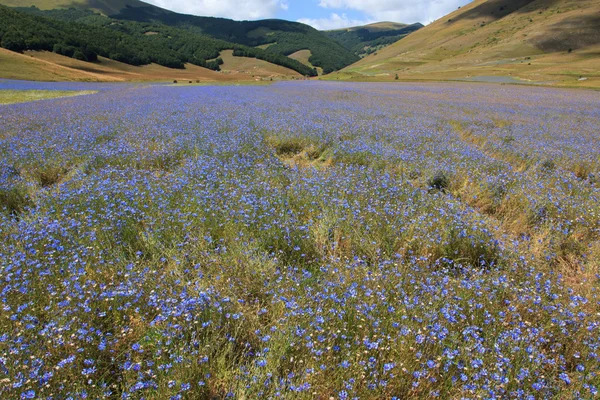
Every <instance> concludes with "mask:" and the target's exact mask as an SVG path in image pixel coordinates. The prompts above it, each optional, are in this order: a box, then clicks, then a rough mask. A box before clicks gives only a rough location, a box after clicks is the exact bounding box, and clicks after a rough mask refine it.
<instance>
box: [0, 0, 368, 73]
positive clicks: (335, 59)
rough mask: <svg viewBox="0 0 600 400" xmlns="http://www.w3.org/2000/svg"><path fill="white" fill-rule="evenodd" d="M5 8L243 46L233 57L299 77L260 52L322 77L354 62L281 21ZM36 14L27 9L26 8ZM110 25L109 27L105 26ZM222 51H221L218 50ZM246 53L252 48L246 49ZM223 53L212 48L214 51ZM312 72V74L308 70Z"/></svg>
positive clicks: (54, 5) (114, 7) (85, 7)
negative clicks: (294, 57)
mask: <svg viewBox="0 0 600 400" xmlns="http://www.w3.org/2000/svg"><path fill="white" fill-rule="evenodd" d="M0 4H4V5H7V6H11V7H19V8H17V9H18V10H19V11H22V12H27V13H33V14H35V15H37V16H42V17H49V18H55V19H61V20H63V21H68V22H78V23H94V24H99V23H100V24H101V22H98V21H99V20H98V18H95V19H93V22H90V20H91V19H92V18H90V17H89V16H88V15H82V14H81V13H80V12H79V13H78V12H75V11H73V10H69V9H74V10H77V11H83V12H88V13H92V12H93V13H99V14H101V15H103V16H104V17H105V23H104V26H111V24H113V23H114V22H115V21H117V22H118V23H120V24H125V23H138V24H141V25H143V26H147V25H153V26H167V27H170V28H172V29H177V30H179V31H180V32H187V33H189V34H193V35H200V36H204V37H209V38H211V39H216V40H220V41H224V42H227V43H229V49H232V50H235V49H236V46H237V47H239V46H245V47H247V48H245V49H244V51H243V52H240V51H238V52H237V55H244V56H250V57H252V58H260V59H262V60H265V61H268V62H274V63H275V64H278V65H281V66H284V67H287V68H292V69H294V70H296V71H297V72H299V73H301V74H303V75H312V74H313V73H311V72H310V71H307V70H306V69H303V68H300V67H298V68H295V67H294V66H293V65H292V64H290V62H289V61H288V64H289V65H286V64H283V63H281V62H279V61H278V60H276V59H274V57H273V56H271V57H270V58H269V57H268V56H267V55H264V54H263V52H262V51H259V50H262V49H264V48H266V47H267V45H268V53H267V54H270V55H278V56H288V55H290V54H293V53H295V52H297V51H301V50H309V51H310V52H311V60H310V62H311V64H312V65H314V66H315V67H319V68H322V69H323V70H324V71H325V73H329V72H333V71H336V70H339V69H341V68H343V67H345V66H348V65H350V64H352V63H354V62H356V61H357V60H358V57H357V56H356V55H354V54H353V53H352V52H351V51H349V50H348V49H346V48H344V47H343V46H342V45H340V44H339V43H338V42H336V41H335V40H333V39H331V38H329V37H328V36H327V35H325V34H324V33H322V32H320V31H317V30H316V29H314V28H312V27H310V26H308V25H304V24H301V23H296V22H289V21H282V20H261V21H233V20H229V19H225V18H212V17H198V16H192V15H184V14H178V13H175V12H171V11H168V10H165V9H162V8H160V7H156V6H153V5H150V4H147V3H144V2H141V1H138V0H30V1H27V0H25V1H21V0H19V1H16V0H0ZM32 6H33V7H36V8H37V9H35V8H34V9H32V8H31V7H32ZM106 21H110V22H108V23H107V22H106ZM220 47H222V46H220ZM248 48H257V50H255V51H253V50H249V49H248ZM222 50H223V48H218V49H215V51H216V52H219V51H222ZM311 70H312V69H311Z"/></svg>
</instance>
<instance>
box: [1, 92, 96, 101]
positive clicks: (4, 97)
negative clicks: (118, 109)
mask: <svg viewBox="0 0 600 400" xmlns="http://www.w3.org/2000/svg"><path fill="white" fill-rule="evenodd" d="M94 93H96V92H94V91H77V90H0V104H14V103H26V102H30V101H38V100H46V99H57V98H60V97H73V96H82V95H86V94H94Z"/></svg>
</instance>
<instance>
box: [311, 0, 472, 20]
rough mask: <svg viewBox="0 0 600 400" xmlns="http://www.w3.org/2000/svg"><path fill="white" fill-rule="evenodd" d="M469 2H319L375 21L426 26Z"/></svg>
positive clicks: (448, 0) (392, 0)
mask: <svg viewBox="0 0 600 400" xmlns="http://www.w3.org/2000/svg"><path fill="white" fill-rule="evenodd" d="M469 1H470V0H419V1H414V0H369V1H366V0H320V3H319V6H320V7H323V8H328V9H338V10H341V9H350V10H356V11H360V12H363V13H365V15H367V16H369V18H371V19H374V20H377V21H395V22H405V23H414V22H421V23H424V24H427V23H429V22H432V21H433V20H435V19H437V18H440V17H443V16H444V15H446V14H449V13H450V12H452V11H454V10H456V9H457V8H458V7H460V6H463V5H465V4H467V3H469Z"/></svg>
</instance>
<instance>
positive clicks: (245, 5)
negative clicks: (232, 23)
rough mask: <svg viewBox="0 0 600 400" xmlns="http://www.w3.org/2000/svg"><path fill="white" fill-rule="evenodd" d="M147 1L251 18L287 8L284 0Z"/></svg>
mask: <svg viewBox="0 0 600 400" xmlns="http://www.w3.org/2000/svg"><path fill="white" fill-rule="evenodd" d="M144 1H146V2H147V3H151V4H154V5H156V6H159V7H162V8H166V9H168V10H173V11H176V12H180V13H185V14H193V15H202V16H213V17H224V18H231V19H237V20H253V19H262V18H271V17H274V16H275V15H276V13H277V11H278V10H281V9H283V10H287V7H288V2H287V1H285V0H144Z"/></svg>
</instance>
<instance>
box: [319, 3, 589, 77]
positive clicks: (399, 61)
mask: <svg viewBox="0 0 600 400" xmlns="http://www.w3.org/2000/svg"><path fill="white" fill-rule="evenodd" d="M599 71H600V2H598V1H597V0H514V1H507V0H475V1H473V2H472V3H470V4H468V5H467V6H465V7H462V8H460V9H458V10H457V11H455V12H453V13H451V14H450V15H448V16H446V17H444V18H441V19H439V20H437V21H435V22H433V23H431V24H430V25H428V26H426V27H425V28H423V29H420V30H418V31H417V32H415V33H413V34H411V35H409V36H408V37H406V38H405V39H403V40H401V41H399V42H397V43H396V44H394V45H391V46H389V47H387V48H385V49H383V50H381V51H379V52H378V53H377V54H373V55H370V56H368V57H365V58H364V59H362V60H361V61H359V62H357V63H356V64H354V65H352V66H349V67H347V68H345V69H343V70H342V71H340V73H336V74H335V75H333V76H331V79H354V80H389V79H395V76H396V75H398V78H399V79H403V80H404V79H409V80H415V79H416V80H421V79H422V80H430V79H440V80H447V79H460V80H495V81H502V82H507V83H513V82H514V83H517V82H529V83H545V84H556V85H568V86H593V87H600V72H599Z"/></svg>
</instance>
